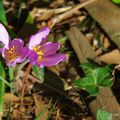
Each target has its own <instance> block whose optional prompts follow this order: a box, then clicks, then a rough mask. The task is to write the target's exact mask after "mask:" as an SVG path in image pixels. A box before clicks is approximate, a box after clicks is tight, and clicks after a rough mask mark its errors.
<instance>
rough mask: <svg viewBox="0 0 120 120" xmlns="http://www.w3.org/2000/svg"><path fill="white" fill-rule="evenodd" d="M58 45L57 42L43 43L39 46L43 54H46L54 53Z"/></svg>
mask: <svg viewBox="0 0 120 120" xmlns="http://www.w3.org/2000/svg"><path fill="white" fill-rule="evenodd" d="M59 47H60V44H59V43H48V44H47V43H46V44H45V45H43V46H41V50H42V51H43V53H44V56H48V55H52V54H55V53H56V51H57V50H58V49H59Z"/></svg>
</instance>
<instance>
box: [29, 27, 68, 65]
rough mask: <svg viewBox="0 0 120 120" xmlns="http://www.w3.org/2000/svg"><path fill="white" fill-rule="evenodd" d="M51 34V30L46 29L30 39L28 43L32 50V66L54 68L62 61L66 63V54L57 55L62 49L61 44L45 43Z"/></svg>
mask: <svg viewBox="0 0 120 120" xmlns="http://www.w3.org/2000/svg"><path fill="white" fill-rule="evenodd" d="M49 32H50V29H49V28H48V27H46V28H44V29H42V30H40V31H38V33H36V34H35V35H32V36H31V37H30V41H29V43H28V48H29V49H30V52H29V55H28V58H29V61H30V63H31V64H33V65H34V64H36V65H38V66H39V67H43V66H53V65H56V64H57V63H59V62H61V61H65V59H66V55H65V54H60V53H56V52H57V50H58V49H59V47H60V44H59V43H57V42H56V43H52V42H47V43H44V40H45V38H46V37H47V35H48V34H49Z"/></svg>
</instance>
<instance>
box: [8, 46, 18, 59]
mask: <svg viewBox="0 0 120 120" xmlns="http://www.w3.org/2000/svg"><path fill="white" fill-rule="evenodd" d="M7 57H8V60H9V61H14V60H15V59H16V58H17V57H19V55H17V54H16V52H15V46H12V47H11V48H9V50H8V52H7Z"/></svg>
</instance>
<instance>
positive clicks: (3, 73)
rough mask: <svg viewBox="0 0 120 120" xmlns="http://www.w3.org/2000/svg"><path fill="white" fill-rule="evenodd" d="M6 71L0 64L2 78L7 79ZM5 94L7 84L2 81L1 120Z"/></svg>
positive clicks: (0, 95)
mask: <svg viewBox="0 0 120 120" xmlns="http://www.w3.org/2000/svg"><path fill="white" fill-rule="evenodd" d="M5 76H6V74H5V69H4V66H3V64H2V63H1V62H0V77H2V78H4V79H5ZM4 94H5V82H3V81H2V80H0V119H1V120H2V113H3V111H4Z"/></svg>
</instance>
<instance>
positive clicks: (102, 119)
mask: <svg viewBox="0 0 120 120" xmlns="http://www.w3.org/2000/svg"><path fill="white" fill-rule="evenodd" d="M97 120H112V113H110V112H107V111H105V110H98V112H97Z"/></svg>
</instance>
